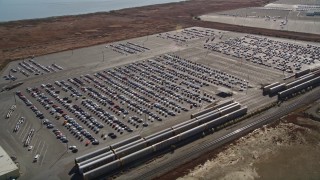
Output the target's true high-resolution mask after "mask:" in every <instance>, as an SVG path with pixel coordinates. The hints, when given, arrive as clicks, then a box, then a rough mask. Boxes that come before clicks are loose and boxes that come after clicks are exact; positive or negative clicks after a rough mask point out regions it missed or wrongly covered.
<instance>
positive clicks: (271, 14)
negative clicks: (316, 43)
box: [200, 0, 320, 34]
mask: <svg viewBox="0 0 320 180" xmlns="http://www.w3.org/2000/svg"><path fill="white" fill-rule="evenodd" d="M299 6H301V7H300V8H299ZM302 6H303V8H302ZM309 6H319V8H316V9H314V8H311V7H309ZM302 9H303V10H302ZM319 9H320V5H319V3H317V2H315V1H299V2H297V1H287V0H283V1H276V2H275V3H271V4H268V5H266V6H265V7H256V8H255V7H252V8H243V9H236V10H230V11H224V12H219V13H211V14H205V15H202V16H200V18H201V20H203V21H212V22H221V23H227V24H235V25H240V26H248V27H259V28H265V29H275V30H282V31H293V32H303V33H311V34H319V33H320V32H319V28H320V23H319V22H320V16H307V15H306V14H307V12H308V10H309V11H319Z"/></svg>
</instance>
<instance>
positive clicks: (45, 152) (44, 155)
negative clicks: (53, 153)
mask: <svg viewBox="0 0 320 180" xmlns="http://www.w3.org/2000/svg"><path fill="white" fill-rule="evenodd" d="M47 150H48V145H47V144H46V148H45V151H44V154H43V156H42V158H41V162H40V166H42V164H43V161H44V159H45V157H46V154H47Z"/></svg>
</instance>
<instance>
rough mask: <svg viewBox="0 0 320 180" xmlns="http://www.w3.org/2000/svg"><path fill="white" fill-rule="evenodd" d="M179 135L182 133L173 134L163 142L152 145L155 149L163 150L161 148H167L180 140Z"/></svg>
mask: <svg viewBox="0 0 320 180" xmlns="http://www.w3.org/2000/svg"><path fill="white" fill-rule="evenodd" d="M179 137H180V135H176V136H173V137H171V138H168V139H166V140H163V141H161V142H158V143H156V144H154V145H152V147H153V149H154V151H161V150H163V149H166V148H168V147H170V146H171V145H173V144H176V143H177V142H179Z"/></svg>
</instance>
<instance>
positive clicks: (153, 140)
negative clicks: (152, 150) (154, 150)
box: [146, 129, 174, 146]
mask: <svg viewBox="0 0 320 180" xmlns="http://www.w3.org/2000/svg"><path fill="white" fill-rule="evenodd" d="M173 135H174V131H173V130H172V129H171V130H170V131H166V132H164V133H162V134H159V135H157V136H153V137H152V138H149V139H146V142H147V145H148V146H150V145H153V144H155V143H158V142H160V141H163V140H165V139H168V138H170V137H172V136H173Z"/></svg>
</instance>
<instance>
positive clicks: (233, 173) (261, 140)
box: [159, 112, 320, 180]
mask: <svg viewBox="0 0 320 180" xmlns="http://www.w3.org/2000/svg"><path fill="white" fill-rule="evenodd" d="M319 152H320V122H316V121H313V120H311V119H308V118H306V117H304V115H303V114H302V113H299V112H296V113H293V114H291V115H289V116H287V117H285V118H283V119H282V120H281V121H280V122H279V123H278V124H273V125H271V126H264V127H263V128H260V129H257V130H255V131H253V132H252V133H250V134H248V135H246V136H244V137H242V138H240V139H238V140H237V141H235V142H233V143H232V144H230V145H227V146H225V147H222V148H221V149H220V150H219V149H217V150H216V151H215V152H212V153H210V154H207V155H204V156H203V157H200V158H199V159H197V160H195V161H193V162H191V163H188V164H185V165H183V166H181V167H179V168H178V169H176V170H173V171H171V172H170V173H168V174H166V175H164V176H162V177H160V178H159V179H176V178H178V179H180V180H198V179H203V180H205V179H221V180H230V179H319V177H320V171H319V169H320V154H319ZM206 158H207V159H208V160H206ZM201 161H202V162H201ZM197 163H199V164H200V165H196V164H197ZM195 166H196V167H195Z"/></svg>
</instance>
